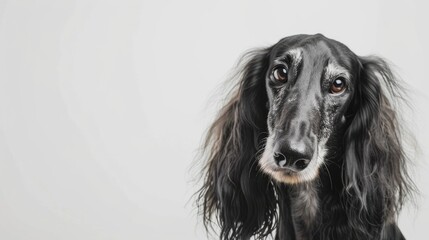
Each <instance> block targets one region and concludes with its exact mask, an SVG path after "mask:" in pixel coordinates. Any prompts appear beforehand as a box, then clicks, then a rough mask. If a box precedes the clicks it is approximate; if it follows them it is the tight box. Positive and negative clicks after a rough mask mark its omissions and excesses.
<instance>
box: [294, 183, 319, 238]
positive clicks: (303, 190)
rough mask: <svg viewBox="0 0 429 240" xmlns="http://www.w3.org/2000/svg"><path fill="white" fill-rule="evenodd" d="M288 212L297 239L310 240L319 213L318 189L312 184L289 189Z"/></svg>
mask: <svg viewBox="0 0 429 240" xmlns="http://www.w3.org/2000/svg"><path fill="white" fill-rule="evenodd" d="M289 189H290V191H289V197H290V205H291V208H290V211H291V217H292V222H293V225H294V229H295V235H296V238H297V239H311V235H310V234H311V232H312V231H311V230H312V229H313V228H314V225H315V224H316V222H317V216H318V213H319V205H320V201H319V196H318V193H317V192H318V188H317V186H316V185H315V184H313V183H303V184H299V185H294V186H291V187H289Z"/></svg>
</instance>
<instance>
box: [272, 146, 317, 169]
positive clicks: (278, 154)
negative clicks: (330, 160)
mask: <svg viewBox="0 0 429 240" xmlns="http://www.w3.org/2000/svg"><path fill="white" fill-rule="evenodd" d="M311 157H312V154H311V152H310V151H306V149H305V148H303V149H301V150H298V149H292V148H290V147H283V148H281V149H278V150H277V151H275V152H274V154H273V158H274V161H275V162H276V164H277V165H278V166H279V167H281V168H286V169H289V170H292V171H295V172H299V171H302V170H304V169H305V168H306V167H307V166H308V164H309V163H310V161H311Z"/></svg>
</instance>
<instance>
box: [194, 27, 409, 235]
mask: <svg viewBox="0 0 429 240" xmlns="http://www.w3.org/2000/svg"><path fill="white" fill-rule="evenodd" d="M241 65H242V69H241V70H240V72H239V73H238V74H237V79H238V82H237V84H236V85H235V86H234V89H233V90H232V92H231V93H230V95H229V99H228V101H226V103H225V105H224V106H223V107H222V108H221V110H220V112H219V115H218V117H217V118H216V120H215V121H214V123H213V124H212V125H211V127H210V128H209V130H208V133H207V136H206V140H205V142H204V146H203V152H204V155H205V156H206V157H207V159H206V163H205V166H204V169H203V176H204V181H203V185H202V187H201V189H200V190H199V191H198V193H197V203H198V206H199V209H200V213H201V215H202V217H203V219H204V224H205V226H206V229H207V230H208V228H209V226H212V225H213V224H214V225H216V224H217V225H218V227H219V230H220V233H219V238H220V239H250V238H252V239H266V238H269V237H274V238H275V239H278V240H309V239H317V240H325V239H330V240H333V239H334V240H335V239H348V240H350V239H356V240H358V239H365V240H372V239H377V240H379V239H383V240H392V239H405V238H404V236H403V234H402V233H401V231H400V230H399V228H398V226H397V215H398V213H399V211H400V210H401V207H402V206H403V204H404V202H405V200H406V199H407V198H408V196H410V195H411V194H412V192H413V189H414V185H413V182H412V180H411V179H410V176H409V174H408V173H407V168H406V162H407V161H408V160H407V155H406V154H405V152H404V146H403V143H402V141H401V139H402V135H401V134H402V132H401V131H400V129H401V128H400V125H399V121H398V117H397V112H396V109H395V106H396V105H395V104H394V103H395V101H396V100H398V99H402V98H403V97H402V94H403V90H402V87H401V86H400V82H399V80H398V79H397V78H396V77H395V75H394V74H393V73H392V70H391V68H390V67H389V65H388V63H386V61H385V60H383V59H382V58H380V57H376V56H371V57H360V56H357V55H356V54H354V53H353V52H352V51H351V50H350V49H349V48H348V47H347V46H345V45H344V44H342V43H340V42H338V41H335V40H333V39H329V38H327V37H325V36H323V35H321V34H316V35H295V36H289V37H286V38H283V39H281V40H280V41H279V42H278V43H276V44H274V45H273V46H271V47H267V48H263V49H257V50H253V51H250V52H249V53H247V54H246V55H245V56H244V57H243V60H242V62H241Z"/></svg>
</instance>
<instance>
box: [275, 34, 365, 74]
mask: <svg viewBox="0 0 429 240" xmlns="http://www.w3.org/2000/svg"><path fill="white" fill-rule="evenodd" d="M285 56H290V57H292V58H293V59H294V60H302V59H303V58H306V59H307V60H308V59H312V60H314V61H322V62H335V63H337V64H338V65H341V66H343V67H344V68H352V66H353V65H354V64H355V63H357V57H356V55H355V54H354V53H353V52H352V51H351V50H350V49H349V48H348V47H347V46H345V45H344V44H342V43H340V42H338V41H335V40H332V39H329V38H326V37H325V36H323V35H321V34H316V35H298V36H293V37H288V38H284V39H282V40H280V41H279V42H278V43H277V44H276V45H274V46H273V51H272V58H273V60H274V59H277V58H283V57H285Z"/></svg>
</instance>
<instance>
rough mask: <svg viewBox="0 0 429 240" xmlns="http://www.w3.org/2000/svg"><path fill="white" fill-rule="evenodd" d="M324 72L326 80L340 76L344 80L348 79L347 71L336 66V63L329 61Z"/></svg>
mask: <svg viewBox="0 0 429 240" xmlns="http://www.w3.org/2000/svg"><path fill="white" fill-rule="evenodd" d="M324 70H325V77H326V78H332V77H336V76H342V77H344V78H346V79H350V75H349V72H348V71H347V69H345V68H344V67H342V66H341V65H339V64H337V63H336V62H332V61H329V62H328V64H327V65H326V67H325V69H324Z"/></svg>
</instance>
